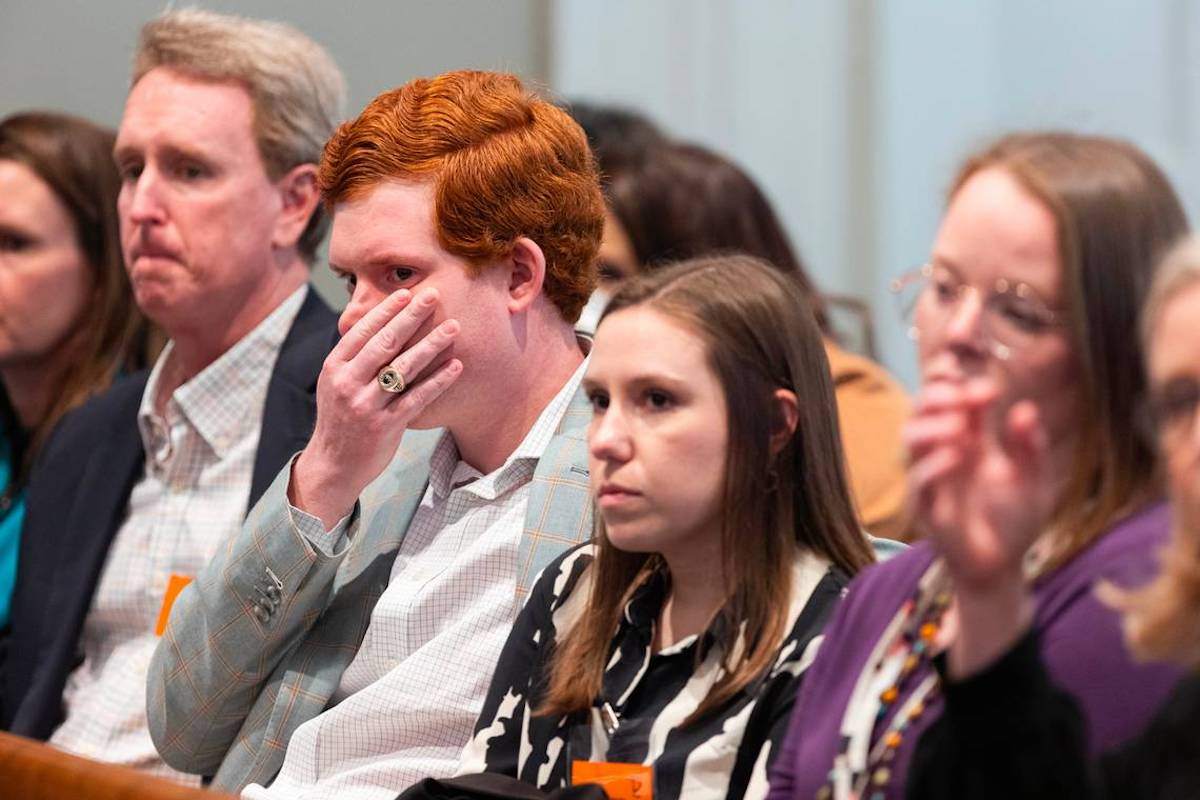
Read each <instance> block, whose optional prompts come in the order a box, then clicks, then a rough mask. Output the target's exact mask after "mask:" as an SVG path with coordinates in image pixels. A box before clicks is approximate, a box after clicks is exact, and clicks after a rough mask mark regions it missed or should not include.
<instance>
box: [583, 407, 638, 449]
mask: <svg viewBox="0 0 1200 800" xmlns="http://www.w3.org/2000/svg"><path fill="white" fill-rule="evenodd" d="M588 452H590V453H591V455H592V458H594V459H596V460H598V461H613V462H617V463H622V464H623V463H625V462H626V461H628V460H629V459H630V458H632V457H633V440H632V438H631V437H630V435H629V426H628V424H627V420H626V419H625V416H624V414H623V412H622V411H621V408H620V406H619V405H618V404H617V403H614V402H611V401H610V403H609V406H608V408H606V409H603V410H597V411H596V412H595V415H594V416H593V417H592V424H591V425H590V426H589V428H588Z"/></svg>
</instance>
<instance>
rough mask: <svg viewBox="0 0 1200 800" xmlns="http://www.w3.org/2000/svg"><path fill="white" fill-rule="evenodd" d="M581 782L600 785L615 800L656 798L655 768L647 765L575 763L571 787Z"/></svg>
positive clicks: (599, 762)
mask: <svg viewBox="0 0 1200 800" xmlns="http://www.w3.org/2000/svg"><path fill="white" fill-rule="evenodd" d="M582 783H597V784H599V785H600V786H602V787H603V788H604V792H605V794H607V795H608V796H609V797H610V798H612V800H651V799H652V798H653V797H654V768H653V767H648V766H646V765H645V764H613V763H609V762H605V761H572V762H571V785H572V786H578V785H580V784H582Z"/></svg>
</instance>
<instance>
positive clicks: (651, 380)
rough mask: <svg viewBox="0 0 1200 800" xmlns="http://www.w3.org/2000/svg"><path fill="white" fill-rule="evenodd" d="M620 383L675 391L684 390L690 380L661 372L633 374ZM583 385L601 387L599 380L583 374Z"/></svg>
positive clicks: (589, 387)
mask: <svg viewBox="0 0 1200 800" xmlns="http://www.w3.org/2000/svg"><path fill="white" fill-rule="evenodd" d="M621 383H622V384H628V385H631V386H633V387H634V388H635V389H640V388H642V387H645V386H663V387H664V388H669V389H674V390H676V391H679V390H680V389H685V390H686V389H687V388H689V386H690V382H689V381H688V380H687V379H686V378H684V377H676V376H674V375H665V374H663V373H661V372H659V373H649V372H645V373H640V374H637V375H634V376H633V377H632V378H629V379H622V381H621ZM583 386H584V388H585V389H599V388H602V385H601V381H598V380H596V379H595V378H593V377H591V376H590V375H584V376H583Z"/></svg>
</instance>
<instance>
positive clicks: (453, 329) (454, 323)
mask: <svg viewBox="0 0 1200 800" xmlns="http://www.w3.org/2000/svg"><path fill="white" fill-rule="evenodd" d="M442 333H444V334H446V335H447V336H453V335H454V334H456V333H458V320H454V319H448V320H446V321H445V322H443V323H442Z"/></svg>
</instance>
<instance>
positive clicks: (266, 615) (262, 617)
mask: <svg viewBox="0 0 1200 800" xmlns="http://www.w3.org/2000/svg"><path fill="white" fill-rule="evenodd" d="M253 610H254V617H255V619H257V620H258V621H259V622H262V623H264V624H265V623H266V622H267V621H268V620H269V619H271V612H270V611H268V610H267V609H266V608H264V607H263V606H261V605H259V604H258V603H255V604H254V609H253Z"/></svg>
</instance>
